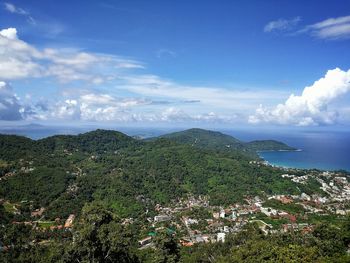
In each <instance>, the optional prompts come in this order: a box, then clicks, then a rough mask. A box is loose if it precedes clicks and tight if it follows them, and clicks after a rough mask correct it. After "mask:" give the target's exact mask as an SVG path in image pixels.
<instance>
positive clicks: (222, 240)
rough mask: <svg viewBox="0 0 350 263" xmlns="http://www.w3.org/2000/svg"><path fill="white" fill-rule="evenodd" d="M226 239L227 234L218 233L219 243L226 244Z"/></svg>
mask: <svg viewBox="0 0 350 263" xmlns="http://www.w3.org/2000/svg"><path fill="white" fill-rule="evenodd" d="M225 237H226V233H222V232H220V233H218V235H217V241H218V242H225Z"/></svg>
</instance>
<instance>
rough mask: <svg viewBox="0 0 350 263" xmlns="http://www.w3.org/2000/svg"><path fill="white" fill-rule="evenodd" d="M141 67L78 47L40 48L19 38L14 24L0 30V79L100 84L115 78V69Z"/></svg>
mask: <svg viewBox="0 0 350 263" xmlns="http://www.w3.org/2000/svg"><path fill="white" fill-rule="evenodd" d="M131 68H143V65H142V64H141V63H138V62H137V61H135V60H131V59H125V58H121V57H117V56H113V55H105V54H96V53H87V52H81V51H79V50H67V49H52V48H47V49H44V50H39V49H37V48H35V47H33V46H31V45H30V44H28V43H26V42H24V41H22V40H21V39H19V38H18V35H17V30H16V29H15V28H7V29H3V30H1V31H0V79H3V80H14V79H20V78H29V77H30V78H33V77H55V78H57V79H58V80H59V81H61V82H64V83H67V82H72V81H85V82H88V83H90V84H94V85H97V84H101V83H103V82H105V81H108V80H110V79H113V78H115V75H116V74H118V70H122V69H131Z"/></svg>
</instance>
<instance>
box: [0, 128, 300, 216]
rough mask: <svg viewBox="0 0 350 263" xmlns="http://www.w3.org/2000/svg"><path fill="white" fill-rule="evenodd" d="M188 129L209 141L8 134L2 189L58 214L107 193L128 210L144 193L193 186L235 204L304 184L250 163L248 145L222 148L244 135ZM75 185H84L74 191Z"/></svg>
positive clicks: (1, 140) (163, 199) (171, 194)
mask: <svg viewBox="0 0 350 263" xmlns="http://www.w3.org/2000/svg"><path fill="white" fill-rule="evenodd" d="M185 133H186V134H187V133H188V134H189V138H192V137H190V135H193V136H194V134H195V135H198V134H199V135H201V137H200V139H199V142H201V145H203V147H200V148H197V147H192V146H191V145H189V144H187V143H184V144H182V143H178V141H177V140H176V141H174V140H169V139H168V138H164V136H163V138H159V139H155V140H151V141H140V140H136V139H133V138H131V137H129V136H127V135H125V134H122V133H120V132H115V131H106V130H96V131H93V132H88V133H85V134H80V135H76V136H73V135H59V136H52V137H48V138H45V139H41V140H38V141H33V140H30V139H27V138H24V137H20V136H14V135H1V136H0V145H1V148H0V156H1V158H2V160H3V161H5V162H7V165H8V166H7V169H9V167H12V169H13V171H15V174H14V175H13V176H10V177H8V178H7V179H6V180H3V181H2V182H1V185H0V197H3V198H5V199H10V200H12V201H16V202H18V201H21V200H32V201H34V204H35V205H36V206H45V207H48V209H47V212H46V213H47V215H51V217H54V216H58V215H60V213H64V214H65V215H67V214H69V213H71V212H75V213H77V212H79V209H80V208H81V207H82V206H83V204H84V203H85V202H87V201H91V200H101V201H103V202H105V203H106V204H108V205H109V206H111V207H113V209H115V210H116V212H119V213H122V214H123V215H129V214H133V213H138V212H141V211H143V207H144V204H143V203H140V202H139V201H138V200H137V197H138V196H140V195H142V196H145V197H146V198H149V199H150V200H152V202H153V203H154V202H160V203H168V202H170V200H173V199H175V198H178V197H182V196H184V195H186V194H189V193H191V194H195V195H209V196H210V198H211V201H212V202H213V203H214V204H215V203H217V204H228V203H230V202H233V201H237V200H239V199H240V198H242V197H243V196H244V195H246V194H251V195H255V194H258V193H260V192H262V191H264V192H266V193H282V191H285V190H287V191H288V192H289V193H298V192H300V190H299V189H298V188H297V187H296V185H294V184H293V183H292V182H290V181H289V180H284V179H282V178H281V177H280V174H281V171H280V170H279V169H276V168H271V167H261V168H259V169H258V168H257V167H255V166H252V165H250V164H249V161H250V158H248V157H247V156H246V154H245V152H240V151H238V150H237V151H235V152H234V153H232V152H230V151H227V152H221V151H216V148H215V147H216V146H217V147H219V145H222V144H223V143H225V145H226V143H231V144H230V145H244V144H242V143H241V142H239V141H238V140H235V139H234V138H232V137H230V136H225V135H223V134H221V133H218V132H211V131H204V130H197V129H193V130H189V131H188V132H187V131H186V132H185ZM165 137H167V136H165ZM168 137H169V138H171V137H173V135H169V136H168ZM189 140H190V139H189ZM211 145H213V146H211ZM236 149H238V148H237V147H236ZM33 186H34V187H33ZM72 186H74V187H73V189H78V190H75V191H73V192H72V191H68V190H67V189H70V188H72ZM231 189H235V190H234V191H231ZM305 191H307V189H306V190H305ZM130 202H132V203H133V205H129V204H130Z"/></svg>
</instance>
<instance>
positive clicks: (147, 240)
mask: <svg viewBox="0 0 350 263" xmlns="http://www.w3.org/2000/svg"><path fill="white" fill-rule="evenodd" d="M151 242H152V237H146V238H144V239H141V240H139V246H140V247H143V246H145V245H148V244H150V243H151Z"/></svg>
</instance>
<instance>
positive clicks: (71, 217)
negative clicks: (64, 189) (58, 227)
mask: <svg viewBox="0 0 350 263" xmlns="http://www.w3.org/2000/svg"><path fill="white" fill-rule="evenodd" d="M74 219H75V215H74V214H70V215H69V217H68V218H67V220H66V223H65V224H64V227H65V228H70V227H72V226H73V221H74Z"/></svg>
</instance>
